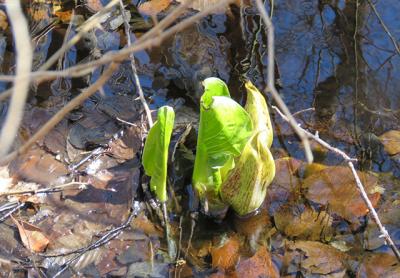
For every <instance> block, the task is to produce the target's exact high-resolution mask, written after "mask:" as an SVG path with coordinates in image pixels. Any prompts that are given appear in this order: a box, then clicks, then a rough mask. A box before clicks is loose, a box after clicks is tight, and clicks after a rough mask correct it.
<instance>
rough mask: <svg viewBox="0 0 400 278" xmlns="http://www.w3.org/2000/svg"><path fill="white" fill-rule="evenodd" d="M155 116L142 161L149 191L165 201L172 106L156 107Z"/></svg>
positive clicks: (172, 120) (172, 116) (172, 124)
mask: <svg viewBox="0 0 400 278" xmlns="http://www.w3.org/2000/svg"><path fill="white" fill-rule="evenodd" d="M157 117H158V119H157V121H156V122H155V123H154V125H153V126H152V128H151V129H150V131H149V135H148V136H147V139H146V143H145V145H144V150H143V157H142V163H143V167H144V171H145V172H146V175H148V176H150V177H151V180H150V189H151V191H153V192H155V194H156V196H157V198H158V200H159V201H160V202H165V201H166V200H167V190H166V182H167V163H168V147H169V143H170V140H171V134H172V129H173V128H174V120H175V113H174V110H173V109H172V107H169V106H163V107H161V108H159V109H158V114H157Z"/></svg>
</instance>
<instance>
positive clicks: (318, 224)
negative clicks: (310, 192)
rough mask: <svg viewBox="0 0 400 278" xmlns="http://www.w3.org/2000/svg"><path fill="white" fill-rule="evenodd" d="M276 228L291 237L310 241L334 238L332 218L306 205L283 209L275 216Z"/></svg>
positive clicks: (324, 212)
mask: <svg viewBox="0 0 400 278" xmlns="http://www.w3.org/2000/svg"><path fill="white" fill-rule="evenodd" d="M274 220H275V225H276V228H277V229H278V230H279V231H281V232H283V233H284V234H285V235H287V236H289V237H292V238H293V237H295V238H298V239H308V240H324V241H325V240H329V239H330V238H332V235H333V229H332V221H333V219H332V217H331V216H330V215H329V214H328V213H327V212H326V211H320V212H317V211H315V210H313V209H312V208H310V207H307V206H304V205H295V206H291V207H282V208H280V209H279V210H278V211H277V212H276V213H275V214H274Z"/></svg>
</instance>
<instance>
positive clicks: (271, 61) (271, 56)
mask: <svg viewBox="0 0 400 278" xmlns="http://www.w3.org/2000/svg"><path fill="white" fill-rule="evenodd" d="M256 5H257V9H258V11H259V12H260V15H261V17H262V19H263V21H264V23H265V25H266V26H267V36H268V69H267V71H268V81H267V88H265V89H264V92H265V93H267V92H270V93H271V95H272V97H273V98H274V100H275V102H276V104H277V105H278V106H279V108H280V109H281V110H282V111H283V113H284V114H285V116H286V117H287V118H288V120H289V124H290V126H291V127H292V128H293V130H294V131H295V132H296V134H297V135H298V136H299V137H300V140H301V142H302V143H303V146H304V152H305V156H306V159H307V162H308V163H311V162H312V161H313V154H312V152H311V147H310V142H309V140H308V137H307V135H306V134H305V133H304V131H303V129H301V128H300V127H299V124H298V123H297V121H296V120H295V118H294V117H293V116H292V114H291V113H290V111H289V108H288V107H287V106H286V104H285V102H284V101H283V100H282V98H281V96H280V95H279V93H278V91H277V90H276V88H275V46H274V44H275V35H274V26H273V25H272V22H271V19H270V18H269V17H268V15H267V12H266V11H265V7H264V4H263V2H262V1H261V0H256Z"/></svg>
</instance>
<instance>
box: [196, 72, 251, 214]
mask: <svg viewBox="0 0 400 278" xmlns="http://www.w3.org/2000/svg"><path fill="white" fill-rule="evenodd" d="M203 84H204V87H205V92H204V94H203V96H202V98H201V107H200V123H199V130H198V140H197V149H196V159H195V165H194V172H193V185H194V187H195V189H196V191H197V192H198V194H199V196H200V199H203V200H204V199H206V198H207V199H208V201H209V205H211V206H212V204H211V200H214V201H216V200H218V199H219V189H220V186H221V183H222V182H223V180H224V178H225V176H226V175H227V173H228V172H229V170H231V169H232V168H233V166H234V163H233V162H234V161H233V158H234V157H237V156H239V155H240V154H241V152H242V150H243V148H244V146H245V145H246V142H247V141H248V139H249V138H250V136H251V134H252V130H253V127H252V122H251V119H250V117H249V114H248V113H247V112H246V111H245V110H244V109H243V107H241V106H240V105H239V104H238V103H237V102H235V101H234V100H232V99H231V98H230V97H229V91H228V88H227V86H226V84H225V83H224V82H223V81H222V80H220V79H218V78H207V79H206V80H205V81H204V83H203Z"/></svg>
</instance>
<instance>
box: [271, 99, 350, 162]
mask: <svg viewBox="0 0 400 278" xmlns="http://www.w3.org/2000/svg"><path fill="white" fill-rule="evenodd" d="M271 107H272V109H274V110H275V111H276V112H277V113H278V114H279V115H280V116H281V117H282V119H284V120H285V121H286V122H289V119H288V118H287V117H286V116H285V115H284V114H283V113H282V112H281V110H279V108H278V107H276V106H273V105H272V106H271ZM295 114H298V113H297V112H296V113H294V115H295ZM300 128H301V127H300ZM301 129H302V128H301ZM302 130H303V132H304V133H305V134H306V135H307V136H308V137H309V138H311V139H313V140H314V141H316V142H317V143H318V144H320V145H321V146H323V147H325V148H326V149H328V150H330V151H332V152H334V153H336V154H338V155H340V156H341V157H343V158H344V159H345V160H346V161H357V159H355V158H351V157H349V156H348V155H347V154H346V153H345V152H343V151H341V150H339V149H337V148H334V147H332V146H331V145H329V144H328V143H326V142H325V141H324V140H322V139H321V138H319V135H318V132H317V133H316V134H315V135H314V134H312V133H311V132H309V131H308V130H306V129H302Z"/></svg>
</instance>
